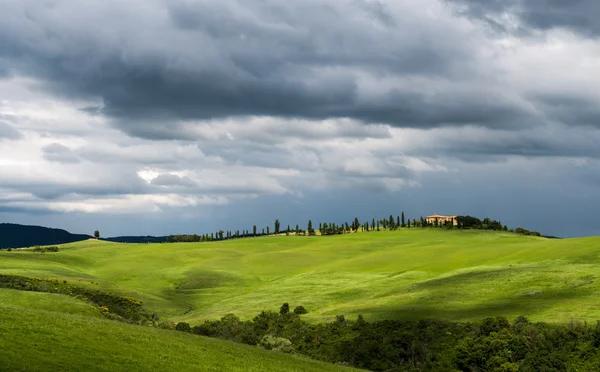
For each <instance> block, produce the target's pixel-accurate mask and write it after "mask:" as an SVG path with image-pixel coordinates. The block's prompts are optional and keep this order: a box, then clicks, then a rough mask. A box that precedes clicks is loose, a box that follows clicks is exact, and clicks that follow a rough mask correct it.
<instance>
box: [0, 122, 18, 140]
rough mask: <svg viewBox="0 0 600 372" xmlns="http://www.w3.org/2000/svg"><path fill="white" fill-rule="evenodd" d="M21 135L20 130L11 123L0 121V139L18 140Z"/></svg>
mask: <svg viewBox="0 0 600 372" xmlns="http://www.w3.org/2000/svg"><path fill="white" fill-rule="evenodd" d="M22 137H23V135H22V134H21V132H19V131H18V130H16V129H15V128H13V127H12V126H11V125H8V124H6V123H3V122H1V121H0V141H1V140H3V139H7V140H18V139H21V138H22Z"/></svg>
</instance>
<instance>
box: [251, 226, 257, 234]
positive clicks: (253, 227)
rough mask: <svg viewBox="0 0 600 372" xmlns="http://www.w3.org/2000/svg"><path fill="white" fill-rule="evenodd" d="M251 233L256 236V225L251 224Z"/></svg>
mask: <svg viewBox="0 0 600 372" xmlns="http://www.w3.org/2000/svg"><path fill="white" fill-rule="evenodd" d="M252 235H254V236H256V225H254V226H252Z"/></svg>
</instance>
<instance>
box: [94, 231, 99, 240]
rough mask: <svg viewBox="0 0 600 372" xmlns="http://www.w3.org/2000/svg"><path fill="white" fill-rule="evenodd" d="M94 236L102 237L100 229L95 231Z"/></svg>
mask: <svg viewBox="0 0 600 372" xmlns="http://www.w3.org/2000/svg"><path fill="white" fill-rule="evenodd" d="M94 238H96V239H99V238H100V231H98V230H96V231H94Z"/></svg>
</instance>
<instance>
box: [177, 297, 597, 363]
mask: <svg viewBox="0 0 600 372" xmlns="http://www.w3.org/2000/svg"><path fill="white" fill-rule="evenodd" d="M285 305H287V304H284V306H282V309H281V310H280V312H279V313H277V312H264V311H263V312H262V313H260V314H259V315H258V316H256V317H255V318H254V319H253V320H252V321H241V320H240V319H239V318H238V317H236V316H234V315H232V314H230V315H227V316H225V317H223V318H222V319H221V320H218V321H206V322H204V323H202V324H200V325H197V326H194V327H190V326H189V325H188V324H187V323H179V324H177V329H178V330H180V331H184V332H190V333H194V334H197V335H203V336H210V337H218V338H221V339H225V340H231V341H235V342H240V343H245V344H249V345H264V344H265V343H273V342H274V341H277V342H278V343H279V345H284V347H283V348H282V351H284V352H297V353H300V354H303V355H306V356H310V357H311V358H314V359H319V360H324V361H328V362H332V363H340V364H346V365H351V366H354V367H358V368H365V369H369V370H373V371H422V370H426V371H532V372H533V371H567V370H570V371H597V370H600V324H596V325H594V326H588V325H586V324H577V323H571V324H569V325H568V326H565V325H549V324H544V323H530V322H529V321H528V320H527V318H525V317H518V318H517V319H516V320H515V321H514V322H513V323H512V324H510V323H509V321H508V320H507V319H506V318H504V317H494V318H486V319H484V320H483V321H482V322H478V323H453V322H443V321H431V320H429V321H428V320H420V321H390V320H384V321H377V322H373V323H369V322H367V321H365V320H364V318H363V317H362V316H360V315H359V316H358V319H357V320H356V321H350V320H347V319H346V318H345V317H344V316H343V315H339V316H337V317H336V319H335V321H333V322H328V323H321V324H310V323H307V322H305V321H303V320H301V319H300V317H299V316H298V315H295V314H293V313H290V312H289V311H286V310H287V309H288V308H287V307H286V306H285Z"/></svg>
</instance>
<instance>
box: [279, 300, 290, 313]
mask: <svg viewBox="0 0 600 372" xmlns="http://www.w3.org/2000/svg"><path fill="white" fill-rule="evenodd" d="M289 312H290V305H289V304H288V303H287V302H284V303H283V305H281V308H279V314H281V315H283V314H287V313H289Z"/></svg>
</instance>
